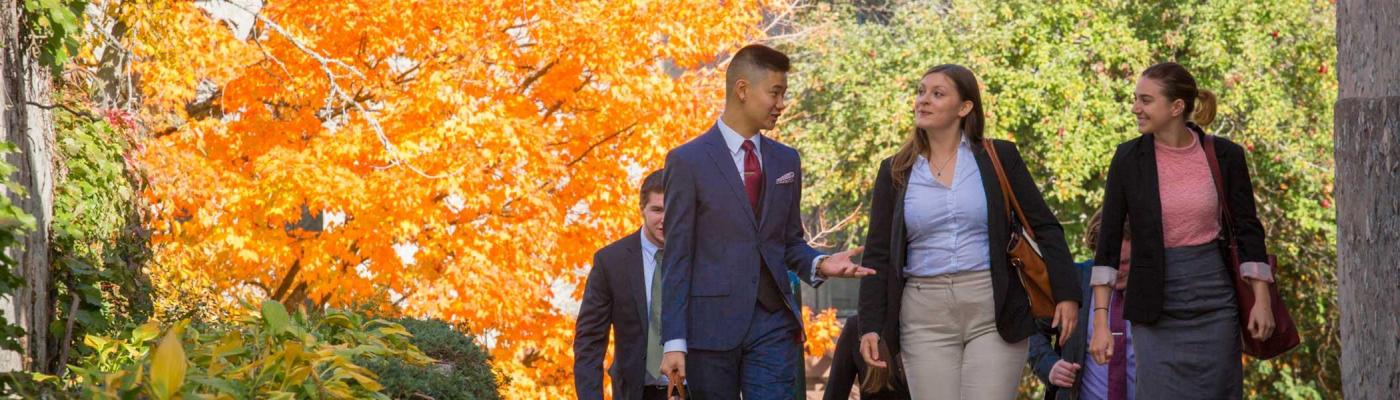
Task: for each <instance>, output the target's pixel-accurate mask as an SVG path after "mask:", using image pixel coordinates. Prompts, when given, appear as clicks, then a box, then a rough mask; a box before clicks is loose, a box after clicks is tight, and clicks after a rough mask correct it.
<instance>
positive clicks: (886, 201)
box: [860, 139, 1081, 353]
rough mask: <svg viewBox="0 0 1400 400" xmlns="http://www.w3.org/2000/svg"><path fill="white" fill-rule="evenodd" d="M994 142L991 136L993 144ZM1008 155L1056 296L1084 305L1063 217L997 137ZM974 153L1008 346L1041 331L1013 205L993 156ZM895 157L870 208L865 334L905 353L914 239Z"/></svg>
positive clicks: (1005, 159)
mask: <svg viewBox="0 0 1400 400" xmlns="http://www.w3.org/2000/svg"><path fill="white" fill-rule="evenodd" d="M988 140H990V139H988ZM992 143H993V145H995V146H996V149H997V154H998V155H999V156H1001V157H1000V158H1001V160H1002V163H1003V164H1004V165H1003V166H1002V167H1003V169H1004V170H1006V175H1007V180H1008V181H1009V182H1010V184H1011V190H1012V191H1013V192H1015V195H1016V198H1017V199H1018V200H1019V201H1020V202H1021V209H1022V210H1024V211H1025V212H1026V219H1027V220H1029V221H1030V224H1031V225H1032V226H1031V227H1030V228H1031V230H1033V231H1034V232H1035V237H1036V241H1037V243H1038V244H1039V245H1040V250H1041V252H1042V254H1043V256H1044V257H1045V263H1046V267H1047V268H1048V269H1049V272H1050V286H1051V288H1050V291H1051V295H1052V296H1054V297H1055V301H1056V302H1060V301H1080V298H1081V294H1080V292H1079V283H1078V282H1077V281H1076V278H1077V277H1078V275H1077V274H1076V272H1075V267H1074V264H1073V263H1072V262H1071V261H1070V255H1069V246H1067V245H1066V244H1065V234H1064V229H1063V228H1061V227H1060V222H1059V221H1058V220H1056V219H1055V214H1054V213H1052V212H1051V211H1050V207H1049V206H1048V205H1046V204H1045V199H1044V198H1043V197H1041V195H1040V189H1039V188H1037V187H1036V185H1035V180H1034V179H1032V178H1031V174H1030V171H1028V170H1027V169H1026V164H1025V161H1024V160H1022V159H1021V153H1020V151H1018V150H1017V149H1016V145H1015V144H1013V143H1011V142H1007V141H1004V140H993V141H992ZM972 148H973V150H972V154H973V156H974V158H976V159H977V168H978V169H980V170H981V175H982V187H983V188H984V189H985V190H986V192H987V233H988V236H989V238H988V239H989V241H988V242H989V245H990V246H989V247H990V250H991V251H990V253H991V254H989V256H990V257H991V270H990V273H991V274H992V292H993V296H992V297H993V300H994V302H995V307H996V325H997V332H998V333H1000V334H1001V337H1002V339H1003V340H1005V341H1007V342H1008V343H1015V342H1019V341H1021V340H1023V339H1025V338H1027V337H1030V336H1031V335H1033V334H1035V333H1036V325H1035V320H1034V319H1033V318H1032V317H1031V306H1030V299H1029V298H1028V297H1027V296H1026V290H1025V288H1023V287H1022V286H1021V281H1020V279H1019V278H1017V277H1016V275H1015V274H1016V272H1015V271H1013V270H1012V269H1011V266H1010V265H1009V264H1008V263H1007V257H1006V247H1007V242H1008V241H1009V240H1010V238H1011V221H1009V220H1007V218H1006V206H1005V202H1004V201H1002V197H1001V184H1000V183H998V182H997V174H996V170H995V169H993V168H994V167H993V166H992V161H991V158H990V157H989V156H988V155H987V152H986V151H985V150H983V149H982V146H981V144H979V143H972ZM890 162H891V159H890V158H886V159H885V160H884V161H882V162H880V172H879V173H877V174H876V175H875V188H874V195H873V199H872V200H871V203H870V227H869V230H868V231H867V232H866V239H865V257H864V258H863V259H862V260H861V264H862V265H864V266H866V267H869V268H871V269H874V270H875V275H872V276H867V277H865V278H862V279H861V282H860V327H861V331H862V332H861V334H862V335H863V334H866V333H870V332H877V333H879V334H880V338H881V339H884V340H885V341H886V342H887V343H889V346H890V351H891V352H894V353H898V352H899V351H900V350H899V349H900V345H899V308H900V301H901V299H902V298H903V296H904V281H905V278H904V264H905V262H906V261H907V254H906V253H907V252H906V250H908V248H909V241H908V239H907V235H906V232H905V230H904V190H905V188H904V187H899V186H896V185H895V184H894V179H893V177H892V176H891V172H890V170H891V167H890Z"/></svg>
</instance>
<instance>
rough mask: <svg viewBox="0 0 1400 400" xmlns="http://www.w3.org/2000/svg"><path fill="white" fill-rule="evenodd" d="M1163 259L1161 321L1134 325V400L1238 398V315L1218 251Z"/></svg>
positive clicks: (1211, 246)
mask: <svg viewBox="0 0 1400 400" xmlns="http://www.w3.org/2000/svg"><path fill="white" fill-rule="evenodd" d="M1166 259H1167V260H1166V261H1167V265H1166V270H1165V271H1163V272H1165V274H1166V282H1165V283H1166V299H1165V302H1164V304H1163V305H1162V314H1161V317H1160V318H1159V319H1158V320H1157V322H1155V323H1152V324H1143V323H1133V324H1132V330H1133V352H1134V353H1135V354H1136V356H1137V377H1138V379H1137V389H1136V393H1135V395H1136V398H1137V399H1138V400H1154V399H1239V398H1241V397H1242V396H1243V390H1244V389H1243V386H1244V372H1243V366H1242V365H1241V364H1240V362H1241V361H1240V354H1241V353H1240V352H1241V350H1240V327H1239V319H1238V318H1239V317H1238V312H1239V311H1238V309H1237V306H1236V304H1235V288H1234V284H1233V283H1232V281H1231V279H1230V275H1229V274H1230V272H1229V269H1228V268H1227V267H1226V266H1225V261H1224V259H1222V258H1221V254H1220V248H1219V247H1218V246H1217V245H1216V244H1215V243H1214V242H1212V243H1207V244H1204V245H1200V246H1192V247H1174V248H1169V249H1167V254H1166Z"/></svg>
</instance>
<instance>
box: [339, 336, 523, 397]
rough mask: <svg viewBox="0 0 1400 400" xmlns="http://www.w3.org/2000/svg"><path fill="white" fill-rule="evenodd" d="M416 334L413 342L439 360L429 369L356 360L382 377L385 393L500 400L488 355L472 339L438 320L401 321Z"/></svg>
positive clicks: (380, 360) (395, 362)
mask: <svg viewBox="0 0 1400 400" xmlns="http://www.w3.org/2000/svg"><path fill="white" fill-rule="evenodd" d="M394 322H397V323H399V324H400V325H403V327H404V328H407V329H408V332H409V333H412V334H413V338H412V339H410V341H411V342H412V343H413V345H414V346H416V347H417V348H418V349H419V350H421V351H423V353H424V354H427V355H428V356H429V357H432V358H434V359H436V360H438V362H437V363H435V364H430V365H412V364H410V363H405V362H404V361H402V360H399V359H393V358H377V359H365V360H356V362H357V363H362V364H363V365H365V366H366V367H368V368H369V370H370V371H374V373H375V374H377V375H379V383H380V384H381V385H384V390H383V393H384V394H385V395H388V396H389V397H392V398H396V399H407V398H425V397H426V398H432V399H435V400H449V399H472V400H482V399H499V398H500V394H499V393H497V384H496V376H495V374H494V373H492V371H491V366H490V364H489V361H490V358H489V356H488V355H487V353H486V351H485V350H484V349H482V348H481V347H480V346H477V344H476V343H475V342H473V340H472V337H470V336H467V335H464V334H462V333H461V332H458V331H457V330H455V329H453V328H452V326H451V325H448V324H447V323H445V322H442V321H439V320H416V319H401V320H395V321H394Z"/></svg>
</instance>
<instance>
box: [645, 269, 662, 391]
mask: <svg viewBox="0 0 1400 400" xmlns="http://www.w3.org/2000/svg"><path fill="white" fill-rule="evenodd" d="M652 258H653V259H654V260H656V264H655V265H656V269H655V271H652V273H651V304H650V305H648V306H647V376H650V377H652V379H661V378H660V377H658V376H657V374H658V373H660V371H661V249H656V254H654V255H653V256H652Z"/></svg>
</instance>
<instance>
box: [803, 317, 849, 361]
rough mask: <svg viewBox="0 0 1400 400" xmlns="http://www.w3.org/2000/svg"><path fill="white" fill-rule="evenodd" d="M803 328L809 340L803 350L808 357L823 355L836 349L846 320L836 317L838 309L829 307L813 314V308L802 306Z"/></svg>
mask: <svg viewBox="0 0 1400 400" xmlns="http://www.w3.org/2000/svg"><path fill="white" fill-rule="evenodd" d="M802 321H803V323H802V330H803V331H804V332H806V334H807V341H806V342H804V343H803V344H802V350H803V352H804V353H805V355H806V356H808V357H821V356H823V355H826V354H827V353H830V352H832V351H833V350H835V349H836V338H838V337H840V336H841V327H842V325H843V324H844V322H843V321H842V320H840V319H837V318H836V309H835V308H828V309H825V310H822V312H820V313H818V314H816V315H812V309H810V308H807V306H802Z"/></svg>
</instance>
